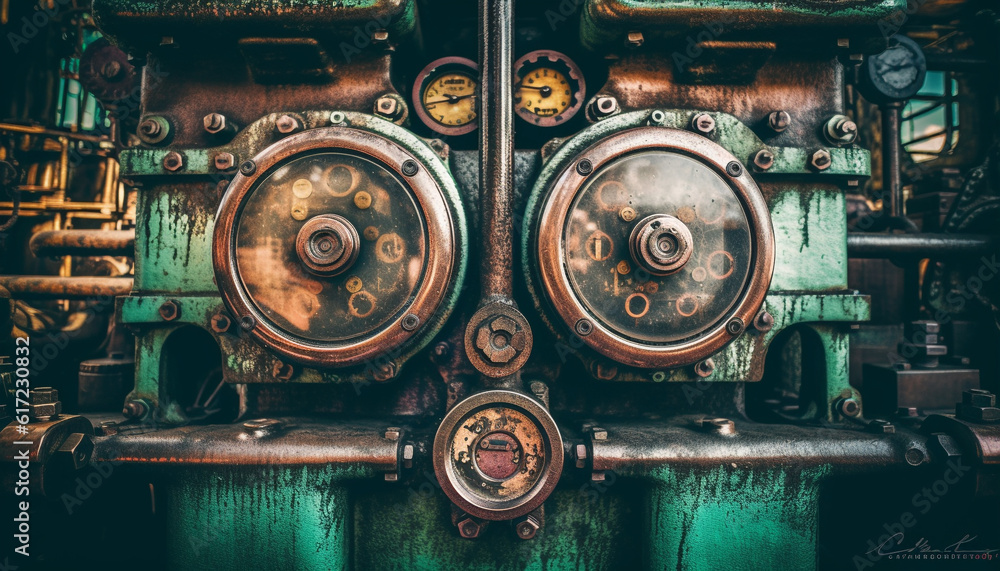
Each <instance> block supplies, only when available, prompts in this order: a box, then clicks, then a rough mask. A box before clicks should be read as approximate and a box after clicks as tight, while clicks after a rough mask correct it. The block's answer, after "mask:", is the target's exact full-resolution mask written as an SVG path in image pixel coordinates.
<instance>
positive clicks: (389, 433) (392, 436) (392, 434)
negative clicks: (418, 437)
mask: <svg viewBox="0 0 1000 571" xmlns="http://www.w3.org/2000/svg"><path fill="white" fill-rule="evenodd" d="M402 433H403V430H402V429H401V428H399V427H398V426H390V427H389V428H386V429H385V439H386V440H399V437H400V436H401V435H402Z"/></svg>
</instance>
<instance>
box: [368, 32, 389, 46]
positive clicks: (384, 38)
mask: <svg viewBox="0 0 1000 571" xmlns="http://www.w3.org/2000/svg"><path fill="white" fill-rule="evenodd" d="M388 41H389V32H388V31H386V30H385V28H379V29H378V30H375V33H374V34H372V43H373V44H376V45H378V44H384V43H386V42H388Z"/></svg>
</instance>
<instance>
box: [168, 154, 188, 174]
mask: <svg viewBox="0 0 1000 571" xmlns="http://www.w3.org/2000/svg"><path fill="white" fill-rule="evenodd" d="M183 167H184V157H183V156H182V155H181V154H180V153H178V152H177V151H170V152H169V153H167V154H165V155H163V168H164V169H166V170H167V171H169V172H177V171H179V170H181V169H182V168H183Z"/></svg>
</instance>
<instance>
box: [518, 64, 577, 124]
mask: <svg viewBox="0 0 1000 571" xmlns="http://www.w3.org/2000/svg"><path fill="white" fill-rule="evenodd" d="M514 102H515V105H517V108H518V109H520V110H522V111H526V112H528V113H531V114H532V115H537V116H539V117H553V116H556V115H559V114H560V113H563V112H565V111H566V110H567V109H569V107H570V105H571V104H572V102H573V89H572V87H571V86H570V83H569V80H567V79H566V76H565V75H564V74H562V73H560V72H558V71H556V70H555V69H552V68H549V67H540V68H535V69H533V70H531V71H529V72H528V73H527V74H526V75H525V76H524V77H522V78H521V81H520V83H519V84H518V87H517V91H516V92H515V93H514Z"/></svg>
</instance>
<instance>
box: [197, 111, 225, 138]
mask: <svg viewBox="0 0 1000 571" xmlns="http://www.w3.org/2000/svg"><path fill="white" fill-rule="evenodd" d="M201 123H202V126H203V127H204V128H205V132H206V133H208V134H209V135H215V134H218V133H221V132H223V131H225V130H226V126H227V125H226V123H227V121H226V116H225V115H223V114H222V113H209V114H208V115H205V117H203V118H202V120H201Z"/></svg>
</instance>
